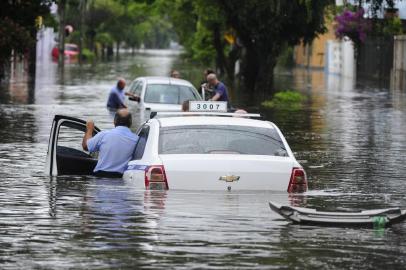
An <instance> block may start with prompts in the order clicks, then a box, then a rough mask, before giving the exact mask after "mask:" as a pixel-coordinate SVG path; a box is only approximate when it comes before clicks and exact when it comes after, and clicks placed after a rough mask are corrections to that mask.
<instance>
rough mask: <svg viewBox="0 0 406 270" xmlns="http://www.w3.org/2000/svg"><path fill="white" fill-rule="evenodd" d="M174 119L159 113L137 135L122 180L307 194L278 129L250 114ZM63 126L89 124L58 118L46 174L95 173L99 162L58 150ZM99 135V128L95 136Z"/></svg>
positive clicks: (150, 185)
mask: <svg viewBox="0 0 406 270" xmlns="http://www.w3.org/2000/svg"><path fill="white" fill-rule="evenodd" d="M225 107H226V106H225ZM172 114H179V115H170V116H165V115H162V113H158V115H157V117H156V118H152V119H149V120H148V121H146V122H145V123H144V124H143V125H142V126H141V127H140V128H139V130H138V131H137V134H138V136H139V141H138V143H137V146H136V149H135V153H134V160H132V161H130V162H129V164H128V168H127V170H126V171H125V172H124V176H123V178H124V179H125V180H126V181H128V182H129V183H130V184H132V185H133V186H134V187H135V188H139V189H163V190H166V189H180V190H275V191H288V192H304V191H306V190H307V179H306V173H305V171H304V169H303V168H302V166H301V165H300V164H299V163H298V162H297V160H296V159H295V157H294V155H293V153H292V151H291V149H290V148H289V145H288V143H287V142H286V140H285V138H284V137H283V135H282V133H281V131H280V130H279V128H278V127H277V126H276V125H275V124H273V123H271V122H268V121H262V120H256V119H249V118H247V117H248V116H250V115H249V114H247V115H244V116H243V117H242V116H241V115H238V114H235V113H234V114H232V113H205V112H191V113H172ZM235 116H239V117H235ZM61 127H68V128H69V129H76V130H79V131H82V132H83V131H84V130H85V122H84V121H82V120H80V119H75V118H71V117H65V116H55V119H54V122H53V125H52V129H51V137H50V140H49V146H48V155H47V163H46V164H47V167H46V168H47V173H48V174H50V175H60V174H91V173H92V170H93V169H94V167H95V165H96V163H97V159H95V158H94V157H92V156H90V155H88V154H87V153H85V152H83V151H80V150H75V149H72V148H71V147H66V146H61V145H59V138H60V137H61V136H62V135H61V134H59V133H60V130H61ZM98 131H99V129H97V128H96V129H95V130H94V133H97V132H98ZM78 137H79V138H80V136H78ZM69 138H72V135H69ZM77 144H78V145H80V142H78V143H77Z"/></svg>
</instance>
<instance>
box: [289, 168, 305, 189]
mask: <svg viewBox="0 0 406 270" xmlns="http://www.w3.org/2000/svg"><path fill="white" fill-rule="evenodd" d="M305 191H307V179H306V173H305V171H304V170H303V169H302V168H293V170H292V175H291V176H290V181H289V186H288V192H289V193H298V192H305Z"/></svg>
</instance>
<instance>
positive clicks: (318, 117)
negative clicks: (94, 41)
mask: <svg viewBox="0 0 406 270" xmlns="http://www.w3.org/2000/svg"><path fill="white" fill-rule="evenodd" d="M172 68H176V69H179V70H180V71H181V73H182V75H183V76H184V78H185V79H190V80H191V81H192V82H193V83H195V84H196V83H198V82H199V81H200V80H201V78H200V76H201V72H202V70H203V68H204V67H202V68H199V67H197V68H196V67H193V68H192V67H190V68H189V66H187V65H186V66H185V65H183V64H182V62H181V61H180V60H179V59H178V56H177V55H176V54H175V53H173V52H170V51H155V52H151V51H149V52H148V53H145V54H136V55H135V56H131V55H129V54H128V55H127V54H123V55H121V61H113V62H106V63H99V64H97V65H95V66H92V65H84V66H83V67H79V66H78V65H67V66H66V67H65V73H64V75H63V76H60V75H59V74H58V72H57V66H56V64H54V63H49V62H39V63H38V65H37V78H36V82H35V85H33V86H31V87H28V86H27V85H26V83H22V82H20V80H19V78H18V76H17V75H16V76H17V77H16V76H14V77H12V81H11V83H10V84H9V85H3V86H1V89H0V93H1V95H0V160H1V162H0V165H1V166H0V175H1V177H0V179H1V185H0V268H1V269H22V268H26V269H27V268H35V269H53V268H58V269H78V268H88V269H90V268H91V269H107V268H123V269H126V268H131V269H135V268H137V267H138V268H150V269H156V268H180V269H182V268H183V269H202V268H204V269H232V268H238V269H253V268H257V269H273V268H275V269H359V268H363V269H378V268H383V267H385V268H386V269H404V265H405V264H406V223H403V224H399V225H395V226H393V227H391V228H387V229H379V230H373V229H358V228H323V227H310V226H296V225H291V224H289V223H288V222H287V221H285V220H284V219H283V218H282V217H280V216H278V215H277V214H275V213H273V212H271V210H270V209H269V207H268V204H267V203H268V201H269V200H273V201H277V202H282V203H291V204H295V205H302V206H307V207H316V208H319V209H325V210H360V209H372V208H385V207H392V206H393V207H402V208H406V197H405V193H406V166H405V164H406V128H405V126H406V93H405V92H403V93H401V92H391V91H389V90H388V89H385V88H381V87H376V86H374V84H367V83H363V84H357V85H356V86H354V85H353V82H352V81H349V80H348V79H343V78H340V77H337V76H328V77H327V76H324V73H323V71H308V70H304V69H294V70H292V71H288V72H280V73H279V75H277V79H276V80H277V82H276V84H277V86H278V87H279V88H280V89H297V90H299V91H301V92H302V93H303V94H305V95H306V96H307V97H308V100H307V105H308V106H307V107H306V109H303V110H299V111H284V110H280V111H273V110H263V109H260V108H259V107H258V105H255V104H246V102H245V101H244V99H243V98H242V97H243V96H244V95H242V93H238V92H235V93H232V96H233V99H234V101H235V103H236V104H237V105H238V106H240V107H248V108H250V110H251V111H254V112H256V111H259V112H260V113H261V114H262V115H263V116H264V117H265V118H266V119H268V120H270V121H273V122H274V123H276V124H277V125H278V126H279V128H280V129H281V131H282V132H283V133H284V135H285V136H286V139H287V141H288V142H289V144H290V146H291V148H292V150H293V151H294V153H295V156H296V158H297V159H298V161H299V162H300V163H301V164H302V165H303V166H304V167H305V169H306V172H307V175H308V178H309V188H310V191H309V192H307V193H306V194H304V195H296V196H288V194H287V193H285V192H283V193H273V192H266V191H263V192H235V191H231V192H190V191H188V192H187V191H175V190H168V191H167V192H165V193H161V192H147V191H140V190H133V189H132V187H131V186H129V185H127V184H126V183H125V181H123V180H117V179H101V178H95V177H55V178H50V177H49V176H46V175H44V166H45V157H46V151H47V145H48V138H49V132H50V128H51V123H52V119H53V117H54V115H55V114H64V115H69V116H74V117H78V118H82V119H87V118H91V119H93V120H94V121H95V123H96V125H97V126H98V127H100V128H101V129H108V128H112V127H113V123H112V118H111V116H110V115H109V113H108V111H107V109H106V108H105V104H106V100H107V96H108V93H109V90H110V89H111V88H112V87H113V85H114V84H115V82H116V80H117V78H118V77H124V78H126V79H127V81H131V80H132V79H134V78H136V77H138V76H144V75H157V76H161V75H164V76H166V75H168V73H169V71H170V70H171V69H172ZM133 113H134V114H135V119H138V122H136V123H135V125H134V126H135V127H137V126H138V125H139V124H140V122H141V120H140V119H141V118H142V113H141V114H140V112H138V111H133ZM135 127H134V129H135ZM79 147H80V145H79Z"/></svg>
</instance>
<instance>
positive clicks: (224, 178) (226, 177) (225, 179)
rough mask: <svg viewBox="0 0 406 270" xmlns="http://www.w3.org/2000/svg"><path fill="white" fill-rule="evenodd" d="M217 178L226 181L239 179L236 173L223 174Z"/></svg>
mask: <svg viewBox="0 0 406 270" xmlns="http://www.w3.org/2000/svg"><path fill="white" fill-rule="evenodd" d="M219 180H220V181H226V182H234V181H238V180H240V177H239V176H236V175H224V176H220V178H219Z"/></svg>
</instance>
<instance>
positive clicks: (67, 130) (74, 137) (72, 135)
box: [58, 125, 85, 151]
mask: <svg viewBox="0 0 406 270" xmlns="http://www.w3.org/2000/svg"><path fill="white" fill-rule="evenodd" d="M84 135H85V133H84V132H83V131H81V130H77V129H74V128H72V127H70V126H69V127H68V126H64V125H62V126H61V127H60V128H59V136H58V146H63V147H68V148H73V149H76V150H79V151H83V149H82V139H83V136H84Z"/></svg>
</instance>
